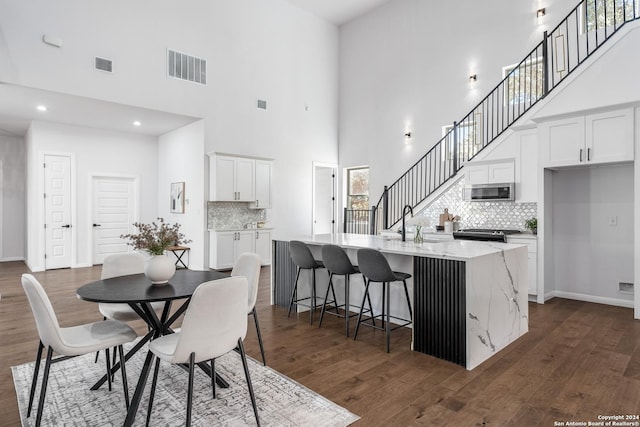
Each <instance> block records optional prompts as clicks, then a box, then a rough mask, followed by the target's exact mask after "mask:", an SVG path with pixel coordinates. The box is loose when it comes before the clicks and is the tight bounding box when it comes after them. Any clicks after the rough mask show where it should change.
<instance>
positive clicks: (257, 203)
mask: <svg viewBox="0 0 640 427" xmlns="http://www.w3.org/2000/svg"><path fill="white" fill-rule="evenodd" d="M259 206H260V200H258V199H256V207H259Z"/></svg>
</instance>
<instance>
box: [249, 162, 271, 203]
mask: <svg viewBox="0 0 640 427" xmlns="http://www.w3.org/2000/svg"><path fill="white" fill-rule="evenodd" d="M272 165H273V162H272V161H270V160H256V161H255V175H256V186H255V188H256V197H255V202H254V203H252V204H251V206H250V207H252V208H256V209H271V180H272V174H271V169H272Z"/></svg>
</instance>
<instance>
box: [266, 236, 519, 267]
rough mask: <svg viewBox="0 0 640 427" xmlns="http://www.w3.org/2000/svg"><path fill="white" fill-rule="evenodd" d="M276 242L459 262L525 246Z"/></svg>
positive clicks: (365, 239) (364, 239)
mask: <svg viewBox="0 0 640 427" xmlns="http://www.w3.org/2000/svg"><path fill="white" fill-rule="evenodd" d="M275 240H285V241H286V240H301V241H303V242H305V243H308V244H316V245H325V244H333V245H338V246H341V247H343V248H351V249H361V248H371V249H377V250H379V251H380V252H384V253H389V254H399V255H409V256H423V257H430V258H446V259H453V260H458V261H468V260H471V259H473V258H477V257H481V256H485V255H490V254H496V253H500V252H503V251H505V250H509V249H514V248H519V247H522V246H525V245H521V244H512V243H501V242H478V241H472V240H435V239H434V240H431V239H428V238H425V239H424V242H423V243H420V244H416V243H414V242H413V240H409V239H407V241H406V242H403V241H401V240H398V239H390V238H388V237H383V236H374V235H369V234H343V233H336V234H319V235H315V236H306V237H302V238H296V239H275Z"/></svg>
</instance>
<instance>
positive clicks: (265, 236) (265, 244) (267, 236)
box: [255, 230, 271, 265]
mask: <svg viewBox="0 0 640 427" xmlns="http://www.w3.org/2000/svg"><path fill="white" fill-rule="evenodd" d="M255 233H256V240H255V242H256V250H255V253H257V254H258V255H260V258H261V259H262V265H270V264H271V231H269V230H257V231H256V232H255Z"/></svg>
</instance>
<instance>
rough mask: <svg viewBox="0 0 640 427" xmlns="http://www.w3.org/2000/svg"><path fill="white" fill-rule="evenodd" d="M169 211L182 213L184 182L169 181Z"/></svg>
mask: <svg viewBox="0 0 640 427" xmlns="http://www.w3.org/2000/svg"><path fill="white" fill-rule="evenodd" d="M171 213H184V182H172V183H171Z"/></svg>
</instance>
